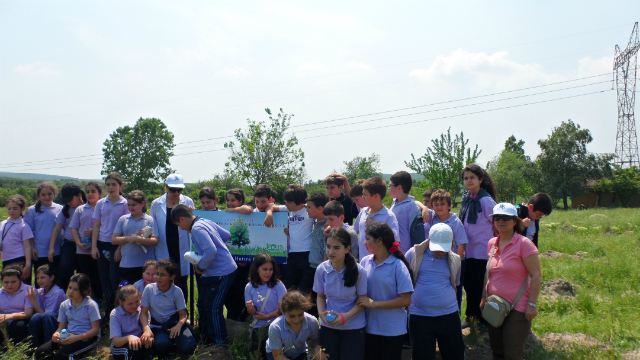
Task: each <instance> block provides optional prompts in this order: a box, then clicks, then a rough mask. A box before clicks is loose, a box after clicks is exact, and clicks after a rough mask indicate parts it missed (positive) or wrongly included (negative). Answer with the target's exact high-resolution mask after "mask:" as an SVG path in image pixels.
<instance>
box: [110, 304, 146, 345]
mask: <svg viewBox="0 0 640 360" xmlns="http://www.w3.org/2000/svg"><path fill="white" fill-rule="evenodd" d="M142 333H143V331H142V325H141V324H140V308H138V311H136V312H134V313H133V314H130V313H128V312H127V311H126V310H125V309H124V308H122V305H121V306H118V307H117V308H115V309H113V310H111V315H110V317H109V338H110V339H113V338H114V337H116V336H129V335H134V336H137V337H140V336H142Z"/></svg>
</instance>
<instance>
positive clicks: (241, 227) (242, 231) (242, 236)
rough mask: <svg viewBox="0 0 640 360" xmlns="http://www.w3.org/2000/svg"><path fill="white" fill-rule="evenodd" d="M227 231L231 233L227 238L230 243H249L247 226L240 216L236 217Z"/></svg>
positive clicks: (235, 244)
mask: <svg viewBox="0 0 640 360" xmlns="http://www.w3.org/2000/svg"><path fill="white" fill-rule="evenodd" d="M229 232H230V233H231V238H230V239H229V243H230V244H231V245H234V246H237V247H241V246H245V245H248V244H249V243H251V240H249V226H247V223H245V222H244V220H243V219H242V218H237V219H236V220H235V221H234V222H233V223H232V224H231V227H230V228H229Z"/></svg>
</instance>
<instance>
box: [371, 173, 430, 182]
mask: <svg viewBox="0 0 640 360" xmlns="http://www.w3.org/2000/svg"><path fill="white" fill-rule="evenodd" d="M409 174H410V175H411V179H412V180H415V181H420V180H424V176H423V175H422V174H418V173H409ZM391 175H393V174H382V176H381V177H382V178H383V179H384V181H389V180H390V179H391Z"/></svg>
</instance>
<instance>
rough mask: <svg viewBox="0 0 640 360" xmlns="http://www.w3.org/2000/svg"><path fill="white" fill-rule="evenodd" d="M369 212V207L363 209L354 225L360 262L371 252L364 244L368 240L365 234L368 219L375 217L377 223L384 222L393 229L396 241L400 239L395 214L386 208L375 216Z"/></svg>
mask: <svg viewBox="0 0 640 360" xmlns="http://www.w3.org/2000/svg"><path fill="white" fill-rule="evenodd" d="M368 211H369V207H368V206H366V207H364V208H362V211H360V214H358V217H357V218H356V221H355V222H354V223H353V230H354V231H355V232H356V233H358V255H359V260H362V259H363V258H364V257H365V256H367V255H369V251H368V250H367V246H366V245H365V244H364V241H365V239H366V236H365V232H366V230H367V219H368V218H369V217H371V216H373V217H374V218H375V219H376V221H377V222H384V223H387V224H388V225H389V227H391V231H393V235H394V237H395V238H396V241H398V239H399V234H398V219H396V216H395V214H394V213H392V212H391V211H389V209H387V207H386V206H383V207H382V209H380V211H378V212H377V213H375V214H371V215H369V214H367V212H368Z"/></svg>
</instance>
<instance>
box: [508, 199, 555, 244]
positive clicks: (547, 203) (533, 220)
mask: <svg viewBox="0 0 640 360" xmlns="http://www.w3.org/2000/svg"><path fill="white" fill-rule="evenodd" d="M516 210H518V217H519V218H520V219H522V220H523V221H524V224H525V226H526V227H527V228H526V230H524V231H523V233H522V234H520V235H523V236H526V237H528V238H529V240H531V241H532V242H533V244H534V245H535V246H536V248H537V247H538V233H539V231H540V219H542V218H543V217H545V216H549V215H550V214H551V211H553V202H552V201H551V196H549V195H548V194H545V193H537V194H534V195H533V196H532V197H531V198H529V202H528V203H526V204H525V203H522V204H520V205H516Z"/></svg>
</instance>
